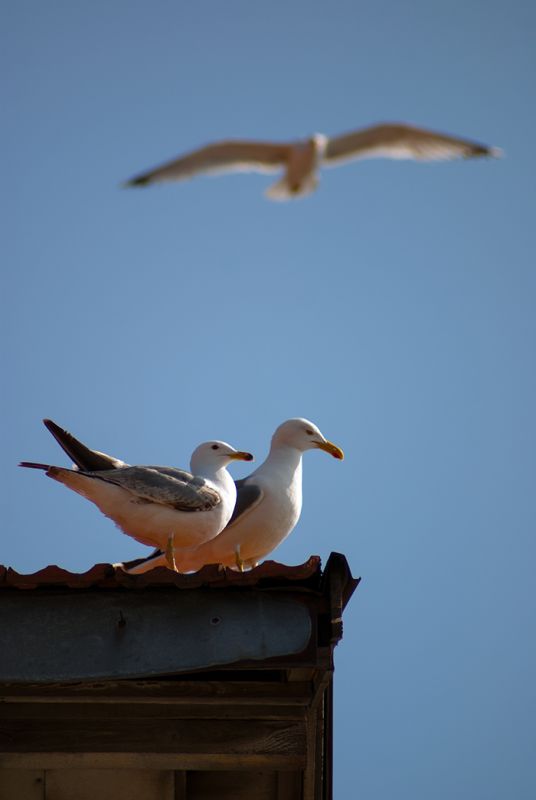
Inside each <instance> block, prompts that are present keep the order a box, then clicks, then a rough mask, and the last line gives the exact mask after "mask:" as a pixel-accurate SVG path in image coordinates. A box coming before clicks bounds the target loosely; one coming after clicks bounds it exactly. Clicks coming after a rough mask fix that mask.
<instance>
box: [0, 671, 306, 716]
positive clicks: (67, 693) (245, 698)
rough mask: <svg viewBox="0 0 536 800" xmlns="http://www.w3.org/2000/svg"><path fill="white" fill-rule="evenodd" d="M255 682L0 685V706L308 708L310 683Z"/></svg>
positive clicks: (173, 681) (136, 681)
mask: <svg viewBox="0 0 536 800" xmlns="http://www.w3.org/2000/svg"><path fill="white" fill-rule="evenodd" d="M258 674H259V680H256V681H227V680H221V681H213V680H199V681H180V680H168V681H157V680H154V681H140V680H129V681H120V682H118V681H103V682H98V683H79V684H65V683H63V684H58V683H51V684H45V685H44V684H30V685H18V684H0V703H2V702H6V703H9V702H17V703H23V702H31V703H34V702H39V703H47V702H48V703H71V702H76V703H95V702H99V703H106V702H109V703H114V704H115V703H127V704H131V703H140V704H141V703H165V704H166V705H169V704H172V703H173V704H177V705H180V704H190V703H192V702H195V703H196V704H201V703H206V704H207V705H210V706H212V705H213V704H214V703H215V702H216V703H217V704H218V705H223V704H228V705H231V706H233V707H234V706H236V705H239V704H250V703H254V704H255V705H262V704H265V705H268V706H270V705H272V704H273V703H274V702H277V704H278V705H285V704H288V705H295V704H301V705H308V703H309V702H310V700H311V684H310V683H309V682H308V681H301V682H292V683H284V682H279V681H270V682H266V681H264V680H263V670H258Z"/></svg>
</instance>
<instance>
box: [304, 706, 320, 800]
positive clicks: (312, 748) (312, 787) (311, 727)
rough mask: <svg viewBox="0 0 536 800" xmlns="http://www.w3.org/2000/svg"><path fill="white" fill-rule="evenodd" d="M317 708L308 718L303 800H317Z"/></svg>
mask: <svg viewBox="0 0 536 800" xmlns="http://www.w3.org/2000/svg"><path fill="white" fill-rule="evenodd" d="M317 725H318V713H317V709H312V710H311V711H310V713H309V717H308V720H307V739H306V741H307V759H306V766H305V771H304V775H303V800H317V797H318V795H317V792H316V729H317Z"/></svg>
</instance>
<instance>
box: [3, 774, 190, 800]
mask: <svg viewBox="0 0 536 800" xmlns="http://www.w3.org/2000/svg"><path fill="white" fill-rule="evenodd" d="M45 774H46V800H74V798H76V800H95V798H98V800H175V799H174V793H175V792H174V783H175V781H174V773H173V771H172V770H152V769H118V770H115V769H114V770H110V769H50V770H47V771H46V773H45ZM13 800H15V798H13Z"/></svg>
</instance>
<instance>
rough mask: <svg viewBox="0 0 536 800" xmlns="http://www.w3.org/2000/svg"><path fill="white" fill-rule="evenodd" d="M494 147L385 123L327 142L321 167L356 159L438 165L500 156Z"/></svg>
mask: <svg viewBox="0 0 536 800" xmlns="http://www.w3.org/2000/svg"><path fill="white" fill-rule="evenodd" d="M500 155H501V151H500V150H499V148H496V147H488V145H484V144H480V143H478V142H473V141H471V140H469V139H461V138H459V137H457V136H448V135H446V134H444V133H436V132H435V131H429V130H426V129H425V128H415V127H413V126H412V125H405V124H404V123H385V124H383V125H374V126H372V127H370V128H364V129H361V130H358V131H353V132H352V133H346V134H343V135H341V136H335V137H333V138H330V139H328V142H327V145H326V148H325V151H324V154H323V163H324V164H326V166H330V165H333V166H335V165H336V164H339V163H342V162H344V161H349V160H352V159H356V158H379V157H384V158H397V159H404V158H413V159H417V160H419V161H436V160H437V161H442V160H447V159H453V158H472V157H475V156H495V157H497V156H500Z"/></svg>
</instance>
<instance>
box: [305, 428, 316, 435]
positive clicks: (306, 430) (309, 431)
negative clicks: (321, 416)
mask: <svg viewBox="0 0 536 800" xmlns="http://www.w3.org/2000/svg"><path fill="white" fill-rule="evenodd" d="M305 433H306V434H307V435H308V436H314V434H315V432H314V431H312V430H311V429H310V428H306V429H305Z"/></svg>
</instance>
